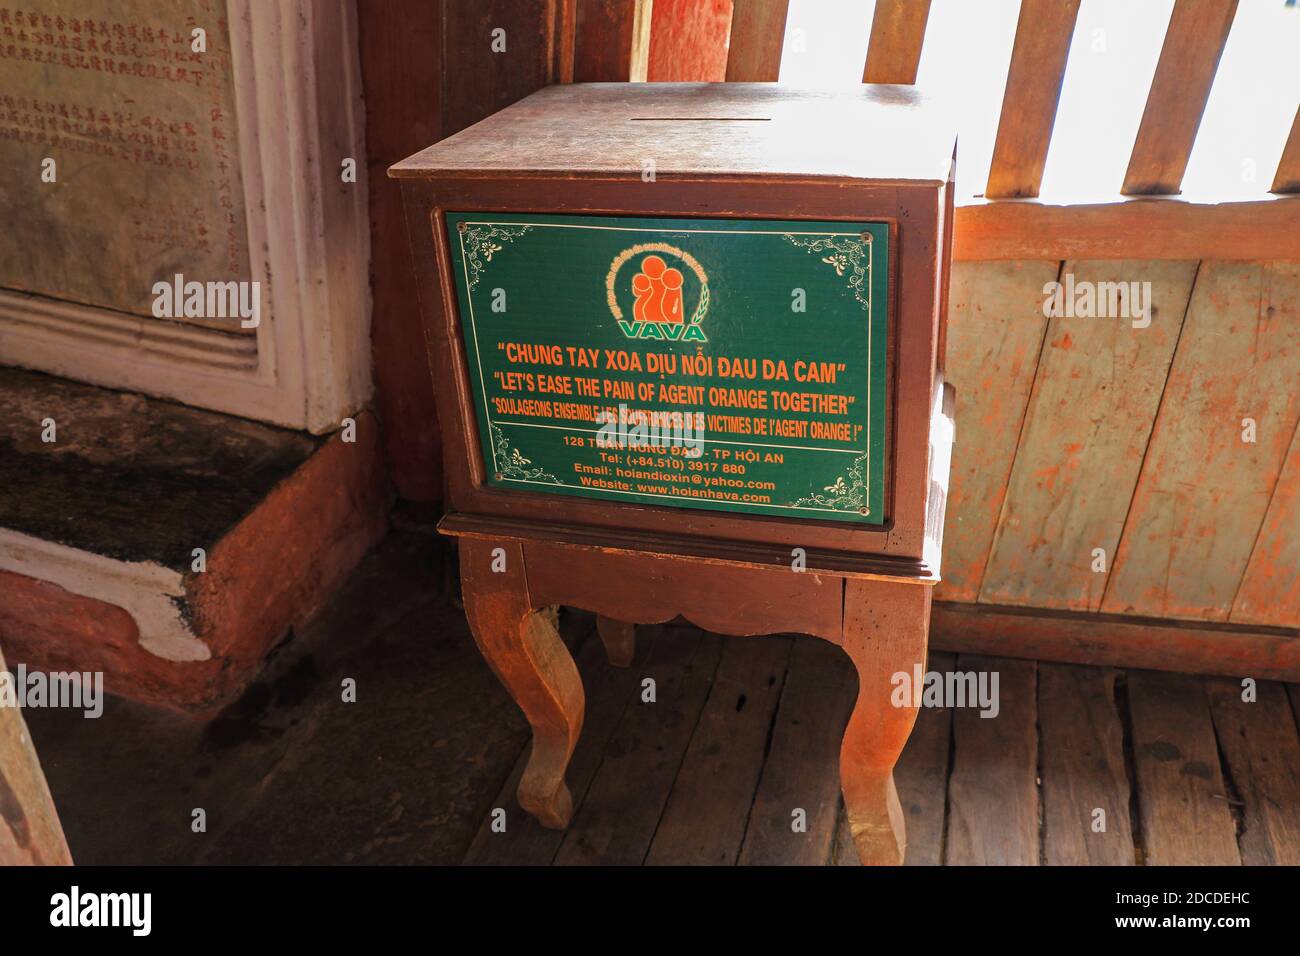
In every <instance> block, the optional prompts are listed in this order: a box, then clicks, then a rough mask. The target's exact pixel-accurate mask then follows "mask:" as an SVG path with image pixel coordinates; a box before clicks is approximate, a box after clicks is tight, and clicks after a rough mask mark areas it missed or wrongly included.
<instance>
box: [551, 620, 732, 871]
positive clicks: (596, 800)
mask: <svg viewBox="0 0 1300 956" xmlns="http://www.w3.org/2000/svg"><path fill="white" fill-rule="evenodd" d="M638 630H639V632H640V633H644V632H646V631H649V630H651V628H647V627H642V628H639V629H638ZM721 654H722V639H721V638H719V637H718V636H717V635H716V634H702V633H700V632H699V631H698V630H695V629H694V628H690V629H687V628H663V629H661V632H660V633H659V635H658V637H657V638H656V640H655V647H654V649H653V651H652V653H651V655H650V657H649V659H648V660H647V661H646V663H645V664H644V666H634V667H633V668H632V669H631V670H629V671H625V673H627V674H629V675H631V676H632V677H633V682H632V683H633V686H631V687H629V688H628V707H627V709H626V711H625V712H624V714H623V719H622V720H621V721H620V722H619V725H618V728H617V730H616V731H615V732H614V734H613V736H612V737H609V738H608V743H606V744H604V745H603V748H602V749H603V751H604V752H603V753H602V754H601V755H600V758H599V769H598V770H597V771H596V774H595V777H594V779H592V781H591V785H590V786H589V787H588V789H587V794H586V797H585V799H584V800H583V802H582V804H581V805H580V806H579V807H578V811H577V814H576V815H575V816H574V819H573V822H572V823H570V824H569V828H568V830H567V831H566V832H565V833H564V834H563V843H562V845H561V846H560V850H559V853H558V854H556V857H555V862H556V863H560V864H580V863H599V864H603V865H621V864H639V863H641V862H642V861H643V860H644V859H645V857H646V853H647V852H648V851H649V849H650V841H651V840H652V839H653V838H654V835H655V829H656V827H658V825H659V818H660V817H661V816H662V815H663V812H664V805H665V804H666V803H667V802H668V794H669V791H671V790H672V788H673V781H674V779H675V778H676V777H677V773H678V769H679V768H680V767H681V764H682V758H683V756H684V755H685V753H686V748H687V746H688V744H689V743H690V740H691V735H692V733H693V732H694V730H695V727H696V726H697V724H698V722H699V719H700V711H701V710H702V709H703V708H704V705H705V701H706V700H707V698H708V696H709V689H710V688H711V687H712V685H713V678H714V674H715V672H716V671H717V669H718V660H719V657H720V656H721ZM646 678H651V679H653V680H654V681H655V701H654V702H653V703H649V702H646V701H643V700H642V693H643V689H642V681H644V680H645V679H646ZM569 773H570V779H572V775H573V771H572V770H570V771H569Z"/></svg>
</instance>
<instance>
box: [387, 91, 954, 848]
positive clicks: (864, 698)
mask: <svg viewBox="0 0 1300 956" xmlns="http://www.w3.org/2000/svg"><path fill="white" fill-rule="evenodd" d="M953 156H954V137H953V135H952V134H951V132H950V130H949V127H947V126H946V125H943V124H942V123H941V122H940V121H939V120H938V119H936V118H935V114H934V113H933V112H932V110H931V108H930V107H928V106H927V105H926V104H925V102H924V100H923V98H922V97H921V95H920V94H919V93H917V92H916V91H915V90H914V89H912V88H908V87H894V86H882V87H871V86H862V87H858V88H854V89H848V90H842V91H835V92H826V91H812V90H794V89H782V88H780V87H778V86H776V85H774V84H732V83H726V84H698V85H697V84H580V85H570V86H553V87H549V88H547V89H544V90H542V91H540V92H538V93H536V94H534V95H532V96H530V97H528V98H527V99H524V100H522V101H521V102H519V103H516V104H515V105H513V106H511V107H509V108H507V109H505V110H502V111H501V112H499V113H497V114H495V115H494V116H491V117H489V118H488V119H486V120H484V121H483V122H481V123H479V124H478V125H476V126H473V127H471V128H469V129H467V130H465V131H463V132H461V133H458V134H456V135H455V136H452V137H450V138H449V139H446V140H444V141H442V142H441V143H438V144H437V145H436V146H433V147H430V148H429V149H426V150H424V151H423V152H421V153H418V154H416V155H415V156H412V157H410V158H409V159H406V160H404V161H402V162H400V163H398V164H397V165H395V166H394V167H392V169H391V170H390V175H391V176H393V177H395V178H397V179H400V180H401V181H402V186H403V192H404V197H405V205H406V213H407V224H408V228H409V231H410V235H411V239H412V242H413V244H414V261H415V267H416V270H417V273H418V279H419V292H420V306H421V310H422V314H423V322H424V333H425V340H426V342H427V344H428V350H429V359H430V365H431V369H432V374H433V380H434V385H435V388H436V391H437V400H438V414H439V418H440V421H441V428H442V435H443V441H444V446H445V458H446V468H447V475H448V483H447V484H448V501H447V504H448V514H447V515H446V517H445V518H444V519H443V521H442V523H441V525H440V529H441V531H442V532H443V533H445V534H448V535H454V536H456V537H457V538H458V539H459V549H460V563H461V580H462V586H463V592H464V601H465V609H466V613H467V615H468V617H469V623H470V626H471V628H472V630H473V633H474V638H475V640H476V641H477V642H478V645H479V647H480V649H481V650H482V652H483V654H484V656H485V657H486V658H487V660H488V661H489V663H490V664H491V665H492V667H493V669H494V671H495V672H496V674H497V675H498V676H499V677H500V679H501V680H502V682H503V683H504V684H505V685H506V687H507V688H508V689H509V691H510V693H511V695H512V696H513V698H514V699H515V701H516V702H517V703H518V704H519V706H520V707H521V708H522V709H523V711H524V713H525V715H526V716H527V718H528V721H529V723H530V724H531V726H532V730H533V748H532V755H531V758H530V760H529V763H528V765H527V769H526V771H525V773H524V775H523V778H522V780H521V782H520V785H519V802H520V804H521V805H522V806H523V808H524V809H525V810H527V811H528V812H529V813H531V814H533V815H534V816H535V817H536V818H537V819H538V820H539V821H541V822H542V823H543V824H545V825H547V826H551V827H564V826H565V825H566V824H567V822H568V820H569V816H570V814H571V812H572V802H571V798H570V795H569V791H568V789H567V788H566V786H565V781H564V777H565V769H566V766H567V764H568V761H569V756H570V754H571V753H572V751H573V747H574V744H575V742H576V740H577V738H578V734H579V732H580V730H581V727H582V719H583V705H584V695H583V688H582V682H581V679H580V677H579V675H578V671H577V669H576V668H575V666H574V662H573V660H572V657H571V656H570V653H569V651H568V649H567V648H566V646H565V645H564V644H563V643H562V642H561V640H560V638H559V637H558V635H557V633H556V631H555V628H554V625H553V620H554V618H553V616H552V615H549V614H547V613H545V611H546V609H548V608H550V607H551V606H553V605H570V606H573V607H579V608H585V609H587V610H589V611H592V612H594V613H595V614H596V615H598V618H597V623H598V630H599V632H600V634H601V637H602V638H603V640H604V642H605V645H606V647H607V649H608V651H609V655H610V658H611V660H613V661H614V662H615V663H623V664H626V663H629V662H630V661H631V659H632V650H633V626H634V625H635V624H637V623H651V622H661V621H667V620H671V619H674V618H676V617H678V616H679V615H680V616H682V617H685V618H686V619H688V620H690V621H691V622H693V623H695V624H697V625H699V626H700V627H702V628H705V629H707V630H710V631H714V632H717V633H722V634H732V635H750V634H775V633H789V632H797V633H804V634H811V635H815V636H817V637H821V638H824V639H825V640H828V641H831V642H832V643H834V644H838V645H840V646H841V647H842V648H843V650H844V651H845V653H846V654H848V656H849V658H850V659H851V660H852V662H853V664H854V665H855V666H856V668H857V672H858V676H859V684H860V686H859V691H858V698H857V703H856V707H855V709H854V710H853V714H852V717H851V719H850V720H849V723H848V726H847V728H846V730H845V732H844V738H843V744H842V746H841V756H840V775H841V783H842V787H843V791H844V800H845V805H846V809H847V814H848V818H849V823H850V825H851V828H852V832H853V837H854V841H855V843H856V846H857V850H858V854H859V857H860V858H861V860H862V861H863V862H864V863H899V862H901V860H902V857H903V852H904V845H905V840H904V830H903V820H902V813H901V810H900V807H899V802H898V797H897V794H896V792H895V790H894V783H893V773H892V771H893V767H894V763H895V761H896V759H897V757H898V755H899V752H900V751H901V750H902V748H903V745H904V743H905V742H906V740H907V736H908V734H909V732H910V731H911V727H912V724H913V722H914V720H915V718H916V710H915V706H916V704H917V702H918V700H919V693H920V689H919V686H917V687H916V688H915V692H916V694H917V699H912V698H911V697H910V696H908V695H903V696H904V697H907V699H905V700H900V695H899V693H898V691H897V687H898V686H899V684H900V679H898V678H896V676H895V675H900V674H903V675H907V678H908V680H909V682H910V681H911V680H912V679H913V677H914V673H916V669H917V668H922V669H923V668H924V664H925V656H926V636H927V630H928V626H929V613H930V594H931V586H932V585H933V584H934V583H935V582H936V581H937V580H938V574H939V545H940V534H941V530H942V527H943V513H944V500H945V489H946V486H947V480H948V461H949V451H950V448H951V444H952V440H953V429H952V416H951V397H950V390H949V389H947V388H946V387H945V385H944V384H943V379H942V367H941V358H942V354H943V349H942V342H943V325H944V314H945V301H944V300H945V298H946V290H947V276H948V260H949V247H950V234H951V221H952V206H951V203H952V198H951V197H952V185H951V184H952V179H951V174H952V167H953Z"/></svg>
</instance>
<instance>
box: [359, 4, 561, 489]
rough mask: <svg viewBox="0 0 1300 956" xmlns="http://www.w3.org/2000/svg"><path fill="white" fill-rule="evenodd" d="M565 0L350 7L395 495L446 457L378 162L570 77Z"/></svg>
mask: <svg viewBox="0 0 1300 956" xmlns="http://www.w3.org/2000/svg"><path fill="white" fill-rule="evenodd" d="M572 2H573V0H476V2H474V3H472V4H466V3H457V2H447V0H439V2H427V3H426V2H400V3H399V2H392V0H361V2H360V3H359V4H358V6H357V25H358V32H359V44H360V55H361V74H362V82H363V84H364V87H365V98H366V162H367V177H368V178H367V184H368V185H366V186H363V185H362V184H360V183H358V186H357V188H368V189H369V197H370V243H371V257H370V262H371V267H370V268H371V277H370V278H371V282H370V288H371V297H372V303H373V305H372V318H371V346H372V349H373V352H374V374H375V403H376V410H377V412H378V415H379V418H380V420H381V422H382V424H383V429H384V449H385V454H386V456H387V460H388V463H389V468H390V472H391V476H392V480H393V482H394V484H395V485H396V486H397V490H398V493H399V494H400V495H401V496H402V497H404V498H408V499H412V500H416V501H437V500H439V499H440V498H441V497H442V464H443V461H442V455H441V452H440V449H439V441H440V435H439V428H438V421H437V415H436V412H435V408H434V396H433V384H432V381H431V380H430V377H429V367H428V359H427V356H426V354H425V350H424V347H423V336H422V334H421V332H420V324H419V321H418V318H419V308H418V290H417V287H416V283H415V275H414V273H413V272H412V269H411V253H410V244H409V240H408V238H407V231H406V227H405V220H404V217H403V214H402V200H401V191H400V189H399V188H398V187H397V184H396V183H392V182H389V181H388V179H387V177H386V175H385V171H386V170H387V168H388V167H389V166H390V165H391V164H392V163H395V162H397V161H398V160H399V159H401V158H402V157H404V156H408V155H410V154H411V153H412V152H414V151H415V150H417V149H423V148H424V147H425V146H428V145H429V144H430V143H433V142H436V141H437V140H439V139H441V138H442V137H443V136H446V135H448V134H451V133H455V132H457V131H458V130H460V129H463V128H464V127H466V126H469V125H471V124H473V123H476V122H478V121H479V120H480V119H482V118H483V117H485V116H487V115H488V114H489V113H493V112H495V111H496V110H498V109H500V108H502V107H503V106H506V105H508V104H510V103H512V102H514V101H515V100H517V99H519V98H520V97H521V96H524V95H526V94H528V93H531V92H532V91H533V90H536V89H538V88H540V87H542V86H545V85H546V84H547V83H550V82H554V81H556V80H559V79H562V78H563V76H564V72H563V71H564V70H565V69H566V65H567V69H568V71H569V76H570V78H571V74H572V50H573V47H572V42H571V40H572V37H571V33H572V30H571V20H569V21H566V20H564V19H563V18H564V17H565V16H568V17H570V18H571V16H572V10H571V6H572ZM566 24H567V25H566ZM498 27H499V28H501V29H503V30H505V31H506V40H507V50H508V53H503V54H494V53H492V52H491V49H490V46H489V44H490V42H491V31H492V30H493V29H496V28H498ZM566 40H567V41H568V42H567V45H566ZM566 56H567V60H566Z"/></svg>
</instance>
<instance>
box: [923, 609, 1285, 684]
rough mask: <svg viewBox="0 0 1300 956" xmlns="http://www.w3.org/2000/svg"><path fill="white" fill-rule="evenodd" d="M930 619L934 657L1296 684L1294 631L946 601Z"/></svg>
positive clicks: (1278, 628)
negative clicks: (963, 655)
mask: <svg viewBox="0 0 1300 956" xmlns="http://www.w3.org/2000/svg"><path fill="white" fill-rule="evenodd" d="M933 615H934V616H933V631H932V634H931V642H932V644H933V646H934V647H936V648H937V649H939V650H945V651H972V652H976V653H982V654H1003V655H1006V656H1008V657H1020V658H1027V659H1033V660H1050V661H1065V662H1069V663H1073V664H1095V665H1098V666H1106V667H1141V668H1149V669H1152V670H1170V671H1180V672H1182V673H1186V674H1225V675H1233V674H1244V673H1247V672H1249V673H1250V674H1253V675H1255V676H1257V677H1260V678H1261V679H1264V678H1266V679H1269V680H1285V681H1300V629H1297V628H1295V627H1289V628H1280V627H1249V626H1236V625H1225V624H1212V623H1201V622H1194V621H1188V622H1179V621H1170V620H1161V619H1159V618H1141V617H1124V616H1121V615H1117V614H1095V613H1090V612H1086V611H1053V610H1047V609H1042V608H1023V607H1008V606H1006V605H989V604H967V603H956V602H947V601H942V602H938V601H937V602H935V605H934V611H933Z"/></svg>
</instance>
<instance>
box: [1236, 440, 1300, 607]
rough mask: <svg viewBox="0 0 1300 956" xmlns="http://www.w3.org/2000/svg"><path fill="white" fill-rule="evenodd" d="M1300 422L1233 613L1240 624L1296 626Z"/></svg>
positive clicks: (1299, 595)
mask: <svg viewBox="0 0 1300 956" xmlns="http://www.w3.org/2000/svg"><path fill="white" fill-rule="evenodd" d="M1296 528H1300V426H1297V428H1296V434H1295V436H1293V437H1292V439H1291V450H1290V451H1289V452H1287V456H1286V461H1285V462H1284V463H1283V465H1282V471H1281V473H1280V474H1279V475H1278V476H1277V482H1276V483H1275V484H1274V485H1273V495H1272V498H1271V499H1270V500H1269V503H1268V513H1267V514H1265V515H1264V523H1263V524H1262V525H1260V528H1259V536H1258V537H1257V538H1256V539H1255V547H1254V549H1253V550H1252V551H1251V554H1250V563H1249V564H1248V565H1247V566H1246V573H1245V575H1244V576H1243V577H1242V579H1241V585H1240V586H1239V587H1238V588H1237V595H1236V597H1235V598H1234V599H1233V602H1232V614H1231V615H1230V617H1229V620H1231V621H1232V622H1233V623H1238V624H1276V625H1281V626H1287V625H1292V626H1294V624H1295V622H1296V615H1297V609H1300V574H1297V573H1296V569H1297V568H1300V535H1298V534H1296V533H1295V529H1296Z"/></svg>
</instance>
